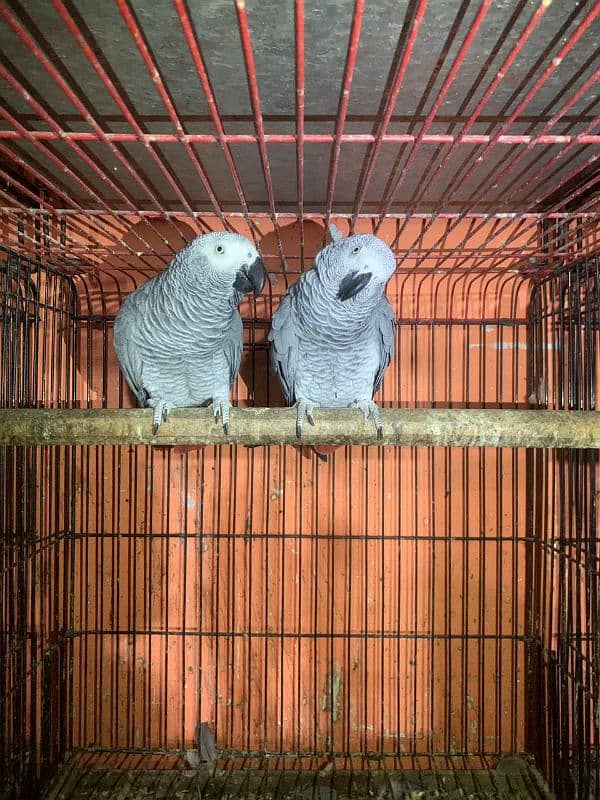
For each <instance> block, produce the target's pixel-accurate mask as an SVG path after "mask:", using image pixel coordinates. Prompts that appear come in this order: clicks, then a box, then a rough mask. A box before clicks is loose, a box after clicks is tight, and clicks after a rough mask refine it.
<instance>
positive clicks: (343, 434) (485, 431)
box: [0, 408, 600, 448]
mask: <svg viewBox="0 0 600 800" xmlns="http://www.w3.org/2000/svg"><path fill="white" fill-rule="evenodd" d="M381 419H382V421H383V431H384V435H383V439H379V440H378V439H377V435H376V432H375V427H374V425H373V423H372V422H371V421H368V422H365V420H364V418H363V415H362V413H361V412H360V411H357V410H350V409H343V410H336V409H317V411H316V412H315V425H314V426H312V425H310V424H309V423H308V422H306V423H305V425H304V431H303V434H302V440H301V441H300V440H298V439H297V438H296V412H295V409H289V408H244V409H233V410H232V412H231V420H230V426H229V436H228V437H226V436H225V434H224V433H223V429H222V427H221V425H218V424H216V423H215V421H214V419H213V416H212V413H211V412H210V411H209V410H208V409H205V408H201V409H200V408H196V409H177V410H175V411H174V412H173V413H172V414H171V416H170V417H169V419H168V420H167V422H165V423H163V424H162V425H161V426H160V429H159V431H158V433H157V434H156V436H153V435H152V410H151V409H93V410H92V409H90V410H87V409H72V410H60V409H14V410H13V409H0V445H15V444H30V445H50V444H52V445H57V444H60V445H65V444H78V445H90V444H91V445H102V444H114V445H120V444H129V445H133V444H154V445H176V444H179V445H181V444H187V445H215V444H216V445H219V444H241V445H269V444H306V445H312V444H321V445H323V444H340V445H350V444H357V445H410V446H415V445H422V446H427V447H431V446H442V447H445V446H451V447H574V448H583V447H591V448H599V447H600V414H599V413H597V412H595V411H498V410H482V409H473V410H471V409H440V408H436V409H410V410H407V409H383V410H382V411H381Z"/></svg>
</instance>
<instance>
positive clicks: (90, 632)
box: [65, 627, 535, 643]
mask: <svg viewBox="0 0 600 800" xmlns="http://www.w3.org/2000/svg"><path fill="white" fill-rule="evenodd" d="M79 636H110V637H115V636H185V637H189V638H190V639H192V638H194V637H196V638H201V639H322V640H323V639H324V640H330V639H337V640H338V641H340V640H341V641H352V640H354V639H362V640H363V641H364V640H365V639H366V640H368V641H377V640H386V639H387V640H392V641H394V640H405V641H427V642H453V641H454V642H461V641H470V642H471V641H473V642H478V641H479V642H481V641H492V642H497V641H499V640H503V641H510V642H525V643H533V642H534V641H535V639H533V637H531V636H527V635H523V634H521V635H518V634H517V635H513V634H512V633H466V632H459V633H425V632H423V633H418V632H416V631H415V632H408V631H407V632H406V633H404V632H402V631H369V630H367V631H364V630H360V631H356V632H354V633H348V632H347V631H340V632H339V633H338V632H336V631H315V630H308V631H282V630H263V631H234V630H214V629H213V630H191V629H190V628H187V629H186V630H181V629H173V628H163V629H160V628H141V627H140V628H81V629H79V630H68V631H66V633H65V638H67V639H76V638H77V637H79Z"/></svg>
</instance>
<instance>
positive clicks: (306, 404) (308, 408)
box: [296, 400, 315, 439]
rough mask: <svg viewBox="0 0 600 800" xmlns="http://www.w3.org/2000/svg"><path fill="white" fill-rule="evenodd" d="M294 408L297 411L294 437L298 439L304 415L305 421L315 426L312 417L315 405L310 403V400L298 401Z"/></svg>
mask: <svg viewBox="0 0 600 800" xmlns="http://www.w3.org/2000/svg"><path fill="white" fill-rule="evenodd" d="M296 408H297V409H298V412H297V414H296V436H297V437H298V439H300V437H301V436H302V428H303V426H304V415H305V414H306V419H307V420H308V421H309V422H310V424H311V425H314V424H315V418H314V416H313V415H314V413H315V404H314V403H311V402H310V400H298V402H297V403H296Z"/></svg>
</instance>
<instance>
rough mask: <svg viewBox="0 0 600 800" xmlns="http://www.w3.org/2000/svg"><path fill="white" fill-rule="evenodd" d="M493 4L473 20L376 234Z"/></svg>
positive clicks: (489, 1)
mask: <svg viewBox="0 0 600 800" xmlns="http://www.w3.org/2000/svg"><path fill="white" fill-rule="evenodd" d="M491 4H492V0H483V2H482V3H481V5H480V6H479V9H478V11H477V14H476V15H475V19H474V20H473V23H472V25H471V27H470V29H469V32H468V33H467V35H466V36H465V40H464V42H463V43H462V45H461V47H460V49H459V51H458V53H457V55H456V58H455V59H454V61H453V63H452V66H451V67H450V70H449V72H448V75H447V76H446V79H445V80H444V83H443V85H442V87H441V89H440V91H439V93H438V95H437V97H436V99H435V101H434V103H433V105H432V107H431V110H430V112H429V113H428V114H427V118H426V120H425V122H424V123H423V127H422V128H421V130H420V131H419V135H418V136H417V138H416V140H415V142H414V144H413V146H412V149H411V151H410V153H409V155H408V158H407V159H406V162H405V164H404V166H403V167H402V169H401V170H400V173H399V174H398V176H397V177H396V178H395V180H394V182H393V184H392V188H391V189H390V190H389V192H388V195H387V198H386V199H385V200H384V202H383V203H382V207H381V210H380V212H379V218H378V220H377V224H376V225H375V232H376V233H377V231H378V230H379V229H380V228H381V225H382V224H383V220H384V219H385V216H386V214H387V212H388V211H389V209H390V208H391V205H392V203H393V202H394V198H395V197H396V194H397V193H398V190H399V188H400V186H401V185H402V183H403V181H404V178H405V177H406V174H407V172H408V170H409V169H410V167H411V166H412V164H413V162H414V159H415V158H416V155H417V152H418V150H419V147H420V145H421V143H422V141H423V136H424V135H425V134H426V133H427V131H428V130H429V128H430V127H431V124H432V122H433V121H434V119H435V116H436V114H437V112H438V110H439V107H440V106H441V104H442V102H443V101H444V97H445V96H446V94H447V93H448V90H449V89H450V86H451V85H452V83H453V82H454V79H455V78H456V75H457V73H458V71H459V69H460V66H461V64H462V62H463V61H464V60H465V58H466V56H467V53H468V52H469V50H470V49H471V45H472V44H473V41H474V39H475V37H476V36H477V34H478V33H479V30H480V28H481V26H482V24H483V21H484V19H485V17H486V15H487V13H488V11H489V9H490V6H491Z"/></svg>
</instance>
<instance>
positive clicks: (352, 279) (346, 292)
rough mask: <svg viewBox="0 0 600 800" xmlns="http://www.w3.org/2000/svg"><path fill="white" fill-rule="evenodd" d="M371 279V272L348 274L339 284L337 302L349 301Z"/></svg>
mask: <svg viewBox="0 0 600 800" xmlns="http://www.w3.org/2000/svg"><path fill="white" fill-rule="evenodd" d="M371 278H372V273H371V272H349V273H348V274H347V275H346V276H345V277H344V278H342V280H341V282H340V288H339V289H338V293H337V296H338V300H342V301H344V300H350V298H351V297H354V295H357V294H358V293H359V292H360V290H361V289H364V288H365V286H366V285H367V283H368V282H369V281H370V280H371Z"/></svg>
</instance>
